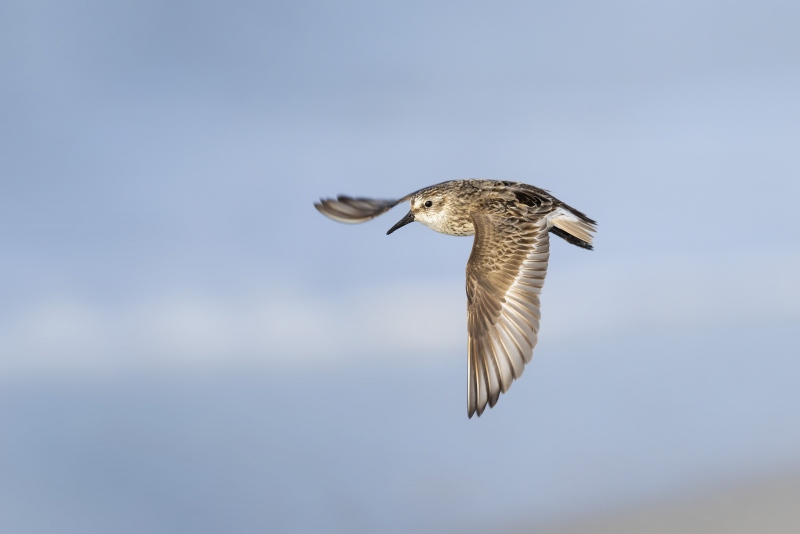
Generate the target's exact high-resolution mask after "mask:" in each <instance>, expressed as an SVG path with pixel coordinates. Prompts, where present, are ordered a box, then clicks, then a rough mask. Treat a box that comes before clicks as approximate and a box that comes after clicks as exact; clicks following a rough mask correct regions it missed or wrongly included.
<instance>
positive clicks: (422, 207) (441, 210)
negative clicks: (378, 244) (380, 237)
mask: <svg viewBox="0 0 800 534" xmlns="http://www.w3.org/2000/svg"><path fill="white" fill-rule="evenodd" d="M409 200H410V202H411V211H409V212H408V213H407V214H406V216H405V217H403V218H402V219H400V220H399V221H397V224H395V225H394V226H392V227H391V228H390V229H389V231H388V232H386V234H387V235H388V234H391V233H392V232H394V231H395V230H397V229H398V228H401V227H403V226H405V225H407V224H409V223H412V222H414V221H417V222H421V223H422V224H424V225H425V226H427V227H428V228H431V229H432V230H436V231H437V232H441V231H442V230H441V229H442V228H444V227H445V221H446V219H447V215H448V212H447V205H448V203H447V198H446V196H445V195H444V194H443V193H442V192H441V191H437V190H430V189H429V190H424V191H420V192H419V193H415V194H414V195H413V196H412V197H411V198H410V199H409Z"/></svg>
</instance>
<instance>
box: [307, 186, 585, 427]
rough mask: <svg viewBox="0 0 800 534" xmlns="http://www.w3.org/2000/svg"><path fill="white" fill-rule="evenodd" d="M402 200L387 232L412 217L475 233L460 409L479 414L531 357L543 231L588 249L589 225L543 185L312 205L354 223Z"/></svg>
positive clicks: (546, 244)
mask: <svg viewBox="0 0 800 534" xmlns="http://www.w3.org/2000/svg"><path fill="white" fill-rule="evenodd" d="M406 200H408V201H409V202H410V204H411V210H410V211H409V212H408V214H406V216H405V217H403V218H402V219H401V220H400V221H398V223H397V224H395V225H394V226H393V227H392V228H390V229H389V231H388V232H387V234H390V233H392V232H394V231H395V230H397V229H398V228H400V227H402V226H405V225H406V224H409V223H411V222H413V221H418V222H421V223H422V224H424V225H426V226H428V227H429V228H431V229H433V230H436V231H437V232H440V233H443V234H448V235H459V236H467V235H474V236H475V240H474V242H473V245H472V253H471V254H470V257H469V261H468V262H467V330H468V332H469V344H468V364H469V372H468V377H469V378H468V395H467V413H468V415H469V417H472V416H473V415H474V414H476V413H477V414H478V416H480V415H481V414H482V413H483V411H484V409H485V408H486V406H487V405H488V406H489V407H492V406H494V405H495V403H497V399H498V398H499V396H500V394H501V393H505V392H506V391H508V388H509V387H510V386H511V382H513V381H514V380H515V379H517V378H519V377H520V376H521V375H522V373H523V371H524V369H525V364H526V363H528V362H530V361H531V358H532V356H533V348H534V347H535V346H536V341H537V336H538V332H539V318H540V314H539V294H540V293H541V291H542V286H543V284H544V277H545V273H546V272H547V261H548V259H549V257H550V241H549V232H552V233H554V234H555V235H558V236H559V237H562V238H564V239H565V240H566V241H568V242H569V243H572V244H574V245H577V246H579V247H582V248H586V249H591V248H592V235H593V233H594V232H595V225H596V223H595V221H593V220H592V219H590V218H589V217H587V216H586V215H584V214H583V213H581V212H580V211H578V210H576V209H574V208H571V207H570V206H568V205H566V204H564V203H563V202H561V201H560V200H558V199H557V198H555V197H554V196H552V195H550V194H549V193H548V192H547V191H545V190H543V189H539V188H538V187H534V186H532V185H528V184H523V183H518V182H505V181H502V182H501V181H495V180H453V181H450V182H443V183H441V184H436V185H433V186H430V187H426V188H424V189H420V190H419V191H415V192H413V193H411V194H409V195H406V196H404V197H403V198H401V199H399V200H376V199H369V198H352V197H348V196H344V195H340V196H339V197H337V198H336V199H330V198H329V199H321V200H320V201H319V202H318V203H316V204H314V206H315V207H316V208H317V210H319V212H320V213H322V214H323V215H326V216H327V217H330V218H331V219H334V220H337V221H340V222H345V223H361V222H365V221H368V220H371V219H373V218H375V217H377V216H378V215H381V214H382V213H385V212H386V211H388V210H390V209H391V208H392V207H394V206H396V205H397V204H399V203H400V202H404V201H406Z"/></svg>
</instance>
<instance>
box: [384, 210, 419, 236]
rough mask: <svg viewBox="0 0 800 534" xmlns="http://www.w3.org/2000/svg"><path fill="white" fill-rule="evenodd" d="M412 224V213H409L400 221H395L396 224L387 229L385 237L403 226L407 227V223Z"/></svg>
mask: <svg viewBox="0 0 800 534" xmlns="http://www.w3.org/2000/svg"><path fill="white" fill-rule="evenodd" d="M412 222H414V212H413V211H409V212H408V213H406V216H405V217H403V218H402V219H400V220H399V221H397V224H395V225H394V226H392V227H391V228H389V231H388V232H386V235H389V234H391V233H392V232H394V231H395V230H397V229H398V228H402V227H403V226H405V225H407V224H409V223H412Z"/></svg>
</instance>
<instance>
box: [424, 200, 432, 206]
mask: <svg viewBox="0 0 800 534" xmlns="http://www.w3.org/2000/svg"><path fill="white" fill-rule="evenodd" d="M431 206H433V202H431V201H430V200H426V201H425V207H426V208H430V207H431Z"/></svg>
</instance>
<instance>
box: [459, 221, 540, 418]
mask: <svg viewBox="0 0 800 534" xmlns="http://www.w3.org/2000/svg"><path fill="white" fill-rule="evenodd" d="M472 219H473V224H474V225H475V242H474V243H473V247H472V254H471V255H470V259H469V262H468V263H467V301H468V305H467V323H468V330H469V366H470V372H469V376H468V381H469V383H468V388H467V392H468V394H467V413H468V415H469V416H470V417H472V416H473V415H475V414H477V415H478V416H480V415H481V414H482V413H483V411H484V410H485V409H486V406H487V404H488V405H489V407H493V406H494V405H495V404H496V403H497V400H498V398H499V397H500V394H501V393H505V392H506V391H508V388H509V387H511V383H512V382H513V381H514V380H515V379H517V378H519V377H520V376H522V373H523V371H524V369H525V364H526V363H528V362H530V361H531V358H532V356H533V348H534V347H535V346H536V341H537V335H538V332H539V319H540V317H541V316H540V313H539V294H540V293H541V291H542V286H543V285H544V278H545V274H546V272H547V262H548V260H549V258H550V245H549V239H548V232H547V230H548V227H547V219H546V218H545V213H544V209H543V210H542V213H536V212H534V213H531V214H530V215H529V216H528V217H527V218H525V219H520V218H513V219H511V218H509V217H507V216H504V215H503V214H492V213H476V214H473V216H472ZM484 390H485V392H484Z"/></svg>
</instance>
